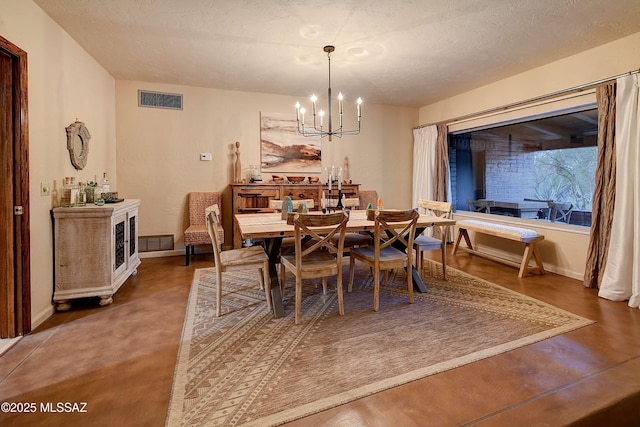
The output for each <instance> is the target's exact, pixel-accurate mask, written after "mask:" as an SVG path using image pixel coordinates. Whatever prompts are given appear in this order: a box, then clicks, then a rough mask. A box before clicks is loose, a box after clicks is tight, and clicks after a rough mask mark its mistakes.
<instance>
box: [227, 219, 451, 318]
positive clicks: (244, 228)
mask: <svg viewBox="0 0 640 427" xmlns="http://www.w3.org/2000/svg"><path fill="white" fill-rule="evenodd" d="M347 212H348V214H349V221H348V222H347V227H346V232H370V233H371V234H372V235H373V231H374V226H375V222H374V221H373V220H370V219H367V212H366V211H365V210H350V211H347ZM309 213H310V214H318V215H322V212H320V211H312V212H309ZM234 219H235V221H236V223H237V225H238V229H239V230H240V233H241V234H242V237H243V239H245V240H246V241H253V240H261V241H262V242H264V247H265V250H266V252H267V255H268V257H269V279H270V281H271V301H272V307H273V314H274V317H275V318H279V317H282V316H283V315H284V308H283V302H282V295H281V292H280V283H279V277H278V270H277V264H278V263H279V261H280V259H279V258H280V248H281V246H282V239H283V238H285V237H294V236H295V229H294V226H293V224H290V223H288V222H287V220H286V219H285V218H283V216H282V214H281V213H250V214H247V213H242V214H236V215H234ZM455 223H456V221H455V220H454V219H448V218H440V217H437V216H433V215H428V214H424V213H421V214H420V217H419V218H418V221H417V224H416V236H418V235H419V234H421V233H422V232H423V231H424V230H425V229H426V228H428V227H435V226H440V227H442V229H443V230H444V232H443V233H441V234H442V241H443V242H444V243H445V244H446V239H447V234H448V233H447V231H446V230H448V229H449V228H450V227H449V226H453V225H455ZM401 224H402V223H400V225H401ZM330 228H331V227H329V228H328V230H327V231H329V229H330ZM399 228H400V227H399ZM319 231H320V232H321V231H322V229H319ZM399 249H402V250H405V249H406V248H399ZM444 261H445V259H443V262H444ZM411 270H412V271H411V274H412V278H413V284H414V288H415V290H416V291H418V292H428V289H427V287H426V285H425V283H424V281H423V280H422V277H420V273H419V272H418V271H417V270H416V269H415V266H413V265H412V266H411Z"/></svg>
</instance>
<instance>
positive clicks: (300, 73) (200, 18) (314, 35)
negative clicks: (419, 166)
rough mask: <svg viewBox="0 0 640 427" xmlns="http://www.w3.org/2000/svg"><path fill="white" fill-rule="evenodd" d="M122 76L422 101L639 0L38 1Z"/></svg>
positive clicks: (557, 49) (550, 57)
mask: <svg viewBox="0 0 640 427" xmlns="http://www.w3.org/2000/svg"><path fill="white" fill-rule="evenodd" d="M35 3H36V4H38V5H39V6H40V7H41V8H42V9H43V10H44V11H45V12H46V13H47V14H48V15H49V16H51V17H52V18H53V19H54V20H55V21H56V22H57V23H58V24H59V25H60V26H61V27H62V28H64V29H65V30H66V31H67V32H68V33H69V34H70V35H71V36H72V37H73V38H74V39H75V40H77V41H78V43H80V45H81V46H82V47H83V48H84V49H86V50H87V51H88V52H89V53H90V54H91V55H92V56H93V57H94V58H95V59H96V60H97V61H98V62H99V63H100V64H102V66H104V67H105V68H106V69H107V70H108V71H109V72H110V73H111V74H112V75H113V76H114V77H115V78H116V79H127V80H141V81H147V82H162V83H172V84H181V85H188V86H199V87H212V88H220V89H231V90H241V91H251V92H265V93H272V94H283V95H292V96H299V97H306V96H308V95H310V94H311V92H315V93H316V94H317V95H318V96H321V97H325V96H326V88H327V57H326V54H325V53H324V52H323V50H322V48H323V46H325V45H328V44H332V45H335V47H336V51H335V52H334V53H333V54H332V57H331V86H332V88H333V90H334V92H337V91H342V92H343V93H344V94H345V98H346V99H347V100H352V99H354V98H356V97H357V96H361V97H362V98H363V100H364V101H365V102H370V103H379V104H389V105H404V106H414V107H419V106H423V105H427V104H429V103H432V102H435V101H438V100H442V99H445V98H448V97H450V96H453V95H456V94H459V93H462V92H465V91H467V90H470V89H473V88H475V87H478V86H481V85H485V84H488V83H491V82H493V81H496V80H499V79H502V78H505V77H508V76H510V75H513V74H517V73H519V72H522V71H525V70H528V69H531V68H534V67H538V66H541V65H544V64H547V63H549V62H553V61H555V60H558V59H560V58H563V57H566V56H570V55H572V54H575V53H578V52H581V51H584V50H587V49H590V48H592V47H595V46H599V45H602V44H604V43H607V42H610V41H613V40H616V39H619V38H622V37H625V36H627V35H630V34H633V33H637V32H640V1H638V0H404V1H401V0H395V1H394V0H388V1H387V0H372V1H363V0H340V1H330V0H137V1H132V0H35Z"/></svg>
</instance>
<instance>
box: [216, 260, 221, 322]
mask: <svg viewBox="0 0 640 427" xmlns="http://www.w3.org/2000/svg"><path fill="white" fill-rule="evenodd" d="M216 276H217V279H218V283H217V284H216V285H217V286H216V317H220V314H221V313H222V269H221V268H220V266H216Z"/></svg>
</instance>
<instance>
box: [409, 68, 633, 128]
mask: <svg viewBox="0 0 640 427" xmlns="http://www.w3.org/2000/svg"><path fill="white" fill-rule="evenodd" d="M639 72H640V69H637V70H631V71H628V72H626V73H622V74H618V75H617V76H613V77H608V78H606V79H601V80H597V81H595V82H591V83H585V84H583V85H580V86H575V87H572V88H569V89H563V90H559V91H557V92H552V93H549V94H547V95H540V96H536V97H534V98H529V99H525V100H524V101H517V102H513V103H511V104H507V105H503V106H501V107H494V108H489V109H487V110H483V111H479V112H477V113H471V114H465V115H463V116H458V117H454V118H453V119H447V120H442V121H440V122H436V123H431V124H426V125H420V126H416V127H414V129H421V128H424V127H427V126H432V125H440V124H452V123H455V122H458V121H461V120H466V119H471V118H474V117H480V116H484V115H486V114H492V113H497V112H499V111H506V110H509V109H511V108H516V107H521V106H523V105H527V104H533V103H534V102H538V101H544V100H546V99H550V98H556V97H559V96H562V95H568V94H570V93H575V92H581V91H583V90H586V89H591V88H594V87H595V86H598V85H601V84H603V83H606V82H610V81H612V80H616V79H618V78H620V77H624V76H631V75H633V74H637V73H639Z"/></svg>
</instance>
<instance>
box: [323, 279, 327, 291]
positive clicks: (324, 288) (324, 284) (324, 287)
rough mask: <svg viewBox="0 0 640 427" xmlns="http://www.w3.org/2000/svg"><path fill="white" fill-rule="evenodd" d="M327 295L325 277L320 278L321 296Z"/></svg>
mask: <svg viewBox="0 0 640 427" xmlns="http://www.w3.org/2000/svg"><path fill="white" fill-rule="evenodd" d="M326 294H327V276H324V277H323V278H322V295H326Z"/></svg>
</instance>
